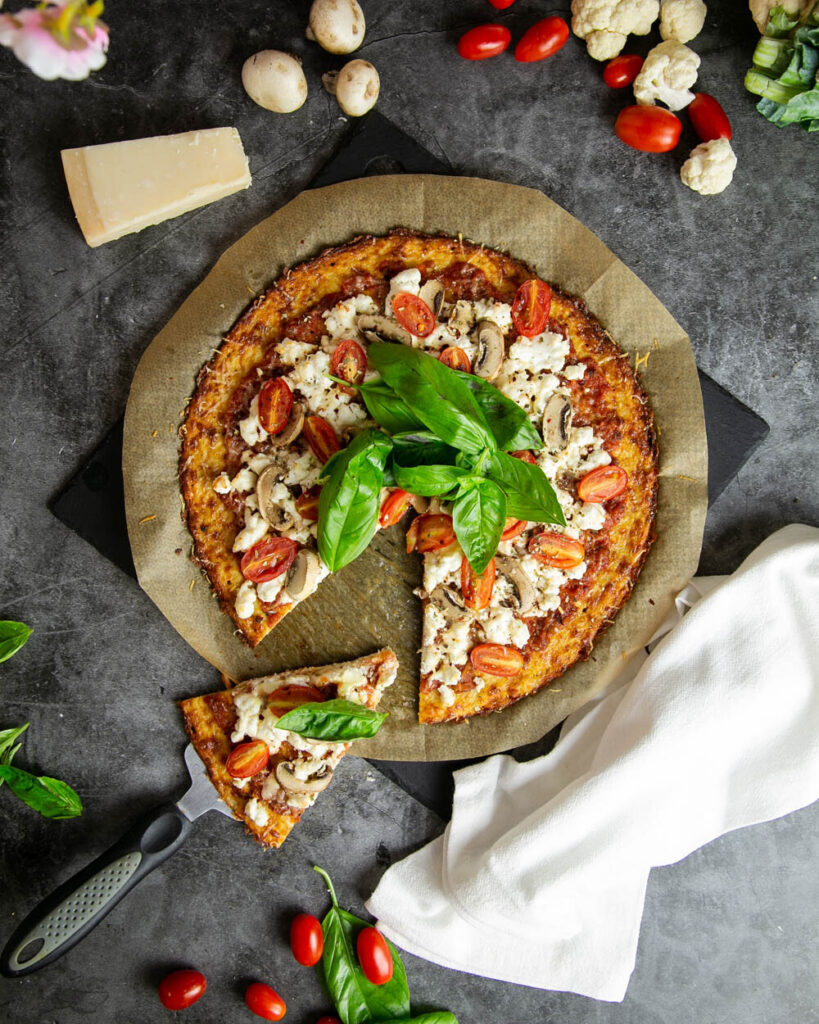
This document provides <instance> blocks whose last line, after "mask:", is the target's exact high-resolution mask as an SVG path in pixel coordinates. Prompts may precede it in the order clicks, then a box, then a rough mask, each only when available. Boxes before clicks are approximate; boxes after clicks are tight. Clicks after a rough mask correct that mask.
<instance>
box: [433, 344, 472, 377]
mask: <svg viewBox="0 0 819 1024" xmlns="http://www.w3.org/2000/svg"><path fill="white" fill-rule="evenodd" d="M438 359H439V360H440V361H441V362H442V363H443V364H444V366H448V367H449V368H450V370H460V371H461V373H472V363H471V362H470V360H469V356H468V355H467V354H466V352H464V350H463V349H462V348H458V346H457V345H447V347H446V348H445V349H444V350H443V352H442V353H441V354H440V355H439V356H438Z"/></svg>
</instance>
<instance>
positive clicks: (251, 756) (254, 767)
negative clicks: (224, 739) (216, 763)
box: [225, 740, 270, 779]
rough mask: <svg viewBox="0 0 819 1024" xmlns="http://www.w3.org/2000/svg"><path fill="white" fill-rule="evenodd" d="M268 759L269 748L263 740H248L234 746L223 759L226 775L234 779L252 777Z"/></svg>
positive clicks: (264, 765) (264, 766) (265, 765)
mask: <svg viewBox="0 0 819 1024" xmlns="http://www.w3.org/2000/svg"><path fill="white" fill-rule="evenodd" d="M269 760H270V750H269V749H268V746H267V744H266V743H265V741H264V740H250V742H249V743H240V744H239V746H238V747H234V748H233V750H231V752H230V754H229V755H228V759H227V761H225V768H227V773H228V775H232V776H233V778H234V779H252V778H253V776H254V775H257V774H258V773H259V772H260V771H262V769H263V768H266V767H267V762H268V761H269Z"/></svg>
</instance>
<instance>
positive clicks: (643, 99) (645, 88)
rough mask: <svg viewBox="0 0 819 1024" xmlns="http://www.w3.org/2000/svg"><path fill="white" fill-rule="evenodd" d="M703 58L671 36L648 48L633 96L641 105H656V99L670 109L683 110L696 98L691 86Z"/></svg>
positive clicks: (635, 83) (635, 82)
mask: <svg viewBox="0 0 819 1024" xmlns="http://www.w3.org/2000/svg"><path fill="white" fill-rule="evenodd" d="M699 66H700V58H699V57H698V56H697V55H696V53H694V51H693V50H691V49H689V48H688V47H687V46H684V45H683V44H682V43H678V42H677V40H676V39H668V40H666V42H664V43H660V44H659V45H658V46H655V47H654V49H652V50H649V51H648V56H647V57H646V59H645V61H644V62H643V66H642V67H641V68H640V73H639V74H638V75H637V77H636V78H635V79H634V98H635V99H636V100H637V102H638V103H639V104H641V106H644V107H653V106H654V104H655V103H656V102H657V100H659V101H660V103H665V105H666V106H667V107H668V109H669V110H682V108H683V107H687V106H688V104H689V103H690V102H691V100H693V99H694V94H693V92H690V91H689V90H690V88H691V86H692V85H693V84H694V82H696V80H697V71H698V69H699Z"/></svg>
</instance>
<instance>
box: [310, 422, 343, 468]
mask: <svg viewBox="0 0 819 1024" xmlns="http://www.w3.org/2000/svg"><path fill="white" fill-rule="evenodd" d="M302 433H303V434H304V438H305V440H306V441H307V443H308V444H309V445H310V451H311V452H312V453H313V454H314V455H315V457H316V458H317V459H318V460H319V462H321V463H324V462H326V461H327V460H328V459H329V458H330V456H331V455H335V453H336V452H340V451H341V445H340V444H339V440H338V435H337V434H336V432H335V430H333V428H332V427H331V426H330V424H329V423H328V422H327V420H326V419H325V418H324V417H323V416H308V417H307V419H306V420H305V421H304V427H303V428H302Z"/></svg>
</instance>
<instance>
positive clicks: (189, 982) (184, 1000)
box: [159, 969, 208, 1010]
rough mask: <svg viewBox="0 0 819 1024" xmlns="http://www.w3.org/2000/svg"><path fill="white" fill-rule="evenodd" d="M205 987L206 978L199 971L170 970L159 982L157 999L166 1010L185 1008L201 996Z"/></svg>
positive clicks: (206, 985) (206, 984) (206, 983)
mask: <svg viewBox="0 0 819 1024" xmlns="http://www.w3.org/2000/svg"><path fill="white" fill-rule="evenodd" d="M207 987H208V982H207V979H206V978H205V975H204V974H202V973H200V972H199V971H193V970H189V969H185V970H181V971H172V972H171V973H170V974H166V975H165V977H164V978H163V979H162V981H160V983H159V1001H160V1003H162V1005H163V1006H164V1007H165V1009H166V1010H185V1009H187V1008H188V1007H189V1006H193V1004H194V1003H195V1002H196V1001H197V999H201V998H202V996H203V995H204V994H205V989H206V988H207Z"/></svg>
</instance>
